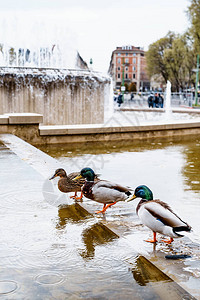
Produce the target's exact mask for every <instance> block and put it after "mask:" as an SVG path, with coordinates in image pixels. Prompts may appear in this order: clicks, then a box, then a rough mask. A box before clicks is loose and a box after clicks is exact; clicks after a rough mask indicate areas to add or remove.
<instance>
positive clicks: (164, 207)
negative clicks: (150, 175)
mask: <svg viewBox="0 0 200 300" xmlns="http://www.w3.org/2000/svg"><path fill="white" fill-rule="evenodd" d="M138 197H139V198H142V199H141V200H140V202H139V203H138V205H137V207H136V213H137V215H138V217H139V218H140V220H141V221H142V223H143V224H144V225H146V226H147V227H148V228H150V229H151V230H152V231H153V239H149V240H146V242H150V243H156V242H157V239H156V233H161V234H163V235H165V236H168V237H170V239H169V240H162V241H163V242H165V243H167V244H171V243H172V242H173V241H174V238H180V237H183V236H184V235H182V232H190V231H191V229H192V228H191V226H189V225H188V224H187V223H186V222H184V221H183V220H181V218H180V217H178V215H177V214H176V213H174V212H173V210H172V209H171V207H170V206H169V205H168V204H167V203H165V202H163V201H161V200H153V193H152V191H151V190H150V188H148V187H147V186H146V185H140V186H138V187H137V188H136V189H135V191H134V195H133V196H132V197H130V198H129V199H128V200H127V202H129V201H132V200H134V199H135V198H138Z"/></svg>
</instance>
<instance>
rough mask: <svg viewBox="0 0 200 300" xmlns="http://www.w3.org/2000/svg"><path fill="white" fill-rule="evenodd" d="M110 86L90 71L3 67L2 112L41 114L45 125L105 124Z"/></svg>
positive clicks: (0, 71) (0, 85) (0, 80)
mask: <svg viewBox="0 0 200 300" xmlns="http://www.w3.org/2000/svg"><path fill="white" fill-rule="evenodd" d="M109 86H110V79H109V77H102V76H100V75H98V74H97V73H94V72H90V71H83V70H82V71H77V70H67V69H66V70H56V69H36V68H0V114H5V113H27V112H28V113H38V114H42V115H43V124H44V125H67V124H68V125H70V124H71V125H73V124H99V123H104V101H108V99H106V98H108V97H109Z"/></svg>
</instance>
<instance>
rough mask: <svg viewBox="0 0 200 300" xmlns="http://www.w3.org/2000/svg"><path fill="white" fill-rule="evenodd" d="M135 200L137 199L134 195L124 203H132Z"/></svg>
mask: <svg viewBox="0 0 200 300" xmlns="http://www.w3.org/2000/svg"><path fill="white" fill-rule="evenodd" d="M135 198H137V197H136V196H135V195H133V196H132V197H131V198H129V199H128V200H126V202H129V201H132V200H134V199H135Z"/></svg>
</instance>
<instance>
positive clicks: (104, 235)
mask: <svg viewBox="0 0 200 300" xmlns="http://www.w3.org/2000/svg"><path fill="white" fill-rule="evenodd" d="M82 238H83V242H84V244H85V250H83V251H82V252H81V253H80V255H81V256H82V257H83V258H84V259H92V258H93V257H94V255H95V247H96V246H97V245H103V244H107V243H109V242H111V241H113V240H115V239H117V238H118V235H116V234H115V233H114V232H112V231H111V230H109V229H108V228H107V227H106V226H105V225H103V224H102V223H95V224H93V225H92V226H91V227H89V228H87V229H85V230H84V231H83V233H82Z"/></svg>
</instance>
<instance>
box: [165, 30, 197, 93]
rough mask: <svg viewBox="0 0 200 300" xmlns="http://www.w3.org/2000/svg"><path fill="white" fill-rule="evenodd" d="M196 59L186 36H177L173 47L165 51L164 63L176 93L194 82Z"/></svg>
mask: <svg viewBox="0 0 200 300" xmlns="http://www.w3.org/2000/svg"><path fill="white" fill-rule="evenodd" d="M194 57H195V55H194V51H193V50H192V49H191V48H190V45H189V44H188V40H187V36H186V35H182V36H177V37H176V38H175V39H174V40H173V42H172V47H171V48H170V49H166V50H165V52H164V61H165V65H166V68H167V72H168V75H169V80H170V81H171V83H172V86H173V87H174V89H175V90H176V91H179V89H180V88H181V89H184V88H185V87H186V86H190V85H191V83H193V82H194V74H193V72H192V69H193V68H194V66H195V65H194Z"/></svg>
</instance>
